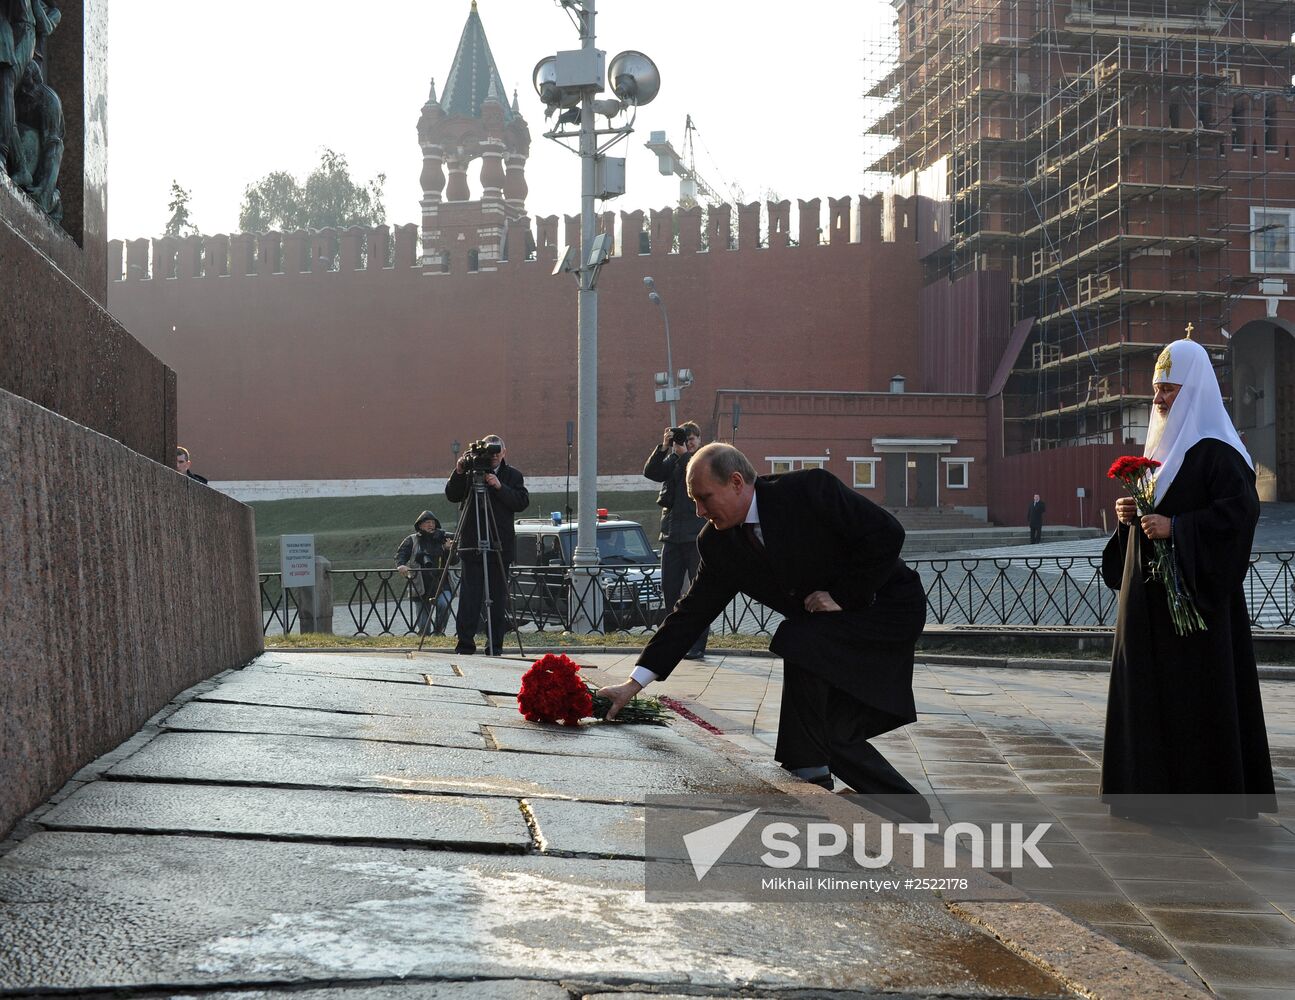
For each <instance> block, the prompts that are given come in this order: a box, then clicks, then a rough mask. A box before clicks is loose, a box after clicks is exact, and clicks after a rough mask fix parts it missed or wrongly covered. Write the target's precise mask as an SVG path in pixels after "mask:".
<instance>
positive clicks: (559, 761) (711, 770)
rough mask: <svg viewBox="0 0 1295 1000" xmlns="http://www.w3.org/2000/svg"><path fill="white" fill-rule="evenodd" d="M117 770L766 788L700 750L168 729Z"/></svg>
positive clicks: (277, 780) (454, 785)
mask: <svg viewBox="0 0 1295 1000" xmlns="http://www.w3.org/2000/svg"><path fill="white" fill-rule="evenodd" d="M108 775H109V776H110V777H113V778H145V779H149V780H160V781H209V782H220V783H228V784H260V785H283V786H306V787H315V788H321V787H324V788H343V789H344V788H359V789H364V788H383V789H388V790H392V791H396V790H400V791H419V792H460V793H463V794H480V795H507V796H521V795H535V796H542V797H549V796H557V797H560V798H579V799H591V800H595V801H597V800H603V801H641V800H642V797H643V796H644V795H649V794H654V793H656V794H662V795H668V794H684V793H688V792H721V793H726V794H752V795H758V794H767V793H768V792H769V788H768V786H767V785H765V784H764V783H763V782H760V781H759V780H757V779H755V778H752V777H749V776H748V775H747V774H745V773H743V772H741V771H739V770H737V769H736V768H734V767H733V766H731V765H729V764H726V763H723V762H721V761H719V760H716V759H715V758H714V757H713V756H711V755H709V754H705V753H701V752H698V751H688V750H685V751H672V752H670V753H668V754H667V753H663V754H662V755H661V759H660V761H659V762H658V763H656V764H654V765H652V766H650V767H647V766H644V765H643V763H642V762H641V761H626V760H606V759H601V758H584V757H575V756H567V755H558V754H542V753H514V752H509V751H502V750H466V749H462V748H458V747H420V746H414V745H407V744H399V743H371V742H367V741H363V740H329V739H312V738H310V737H299V736H276V735H261V734H243V733H163V734H162V735H161V736H159V737H158V738H157V739H155V740H153V741H152V742H151V743H149V744H147V745H146V746H144V747H143V748H142V749H140V750H139V751H138V752H137V753H135V754H134V755H132V756H130V757H128V758H127V759H126V760H124V761H122V762H121V763H119V764H116V765H115V766H113V767H112V768H111V769H110V770H109V771H108Z"/></svg>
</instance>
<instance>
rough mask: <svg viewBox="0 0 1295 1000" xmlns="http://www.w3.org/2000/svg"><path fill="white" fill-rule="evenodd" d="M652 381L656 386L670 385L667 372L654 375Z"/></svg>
mask: <svg viewBox="0 0 1295 1000" xmlns="http://www.w3.org/2000/svg"><path fill="white" fill-rule="evenodd" d="M652 380H653V381H654V382H656V384H657V385H669V384H670V373H669V372H657V373H656V374H655V375H653V376H652Z"/></svg>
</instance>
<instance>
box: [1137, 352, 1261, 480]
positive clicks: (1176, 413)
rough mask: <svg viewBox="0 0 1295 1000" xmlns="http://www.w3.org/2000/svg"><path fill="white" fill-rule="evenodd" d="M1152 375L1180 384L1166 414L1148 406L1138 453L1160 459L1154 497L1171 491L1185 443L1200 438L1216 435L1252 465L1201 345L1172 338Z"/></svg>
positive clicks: (1208, 358) (1253, 465) (1154, 379)
mask: <svg viewBox="0 0 1295 1000" xmlns="http://www.w3.org/2000/svg"><path fill="white" fill-rule="evenodd" d="M1153 381H1154V382H1171V383H1173V384H1175V385H1180V386H1182V388H1181V389H1179V390H1178V395H1177V397H1175V399H1174V404H1173V406H1171V407H1170V408H1169V415H1168V416H1161V415H1160V411H1159V410H1158V409H1156V407H1155V406H1152V407H1151V420H1150V422H1149V423H1148V426H1147V446H1146V447H1145V448H1144V449H1143V451H1142V454H1143V456H1144V457H1146V458H1154V459H1155V460H1156V461H1157V462H1159V463H1160V468H1159V469H1157V470H1156V475H1155V489H1156V494H1155V495H1156V502H1157V503H1159V502H1160V500H1161V499H1162V498H1163V497H1164V496H1165V494H1166V493H1168V492H1169V487H1170V484H1172V483H1173V481H1174V476H1175V475H1177V474H1178V470H1179V469H1180V468H1181V467H1182V464H1183V457H1184V456H1185V455H1186V454H1187V451H1188V449H1189V448H1191V447H1192V445H1194V444H1196V442H1197V441H1200V440H1201V439H1202V438H1218V439H1219V440H1220V441H1223V442H1224V443H1226V444H1230V445H1231V446H1232V447H1233V448H1235V449H1236V450H1237V451H1238V452H1239V453H1240V454H1241V457H1242V458H1244V459H1245V460H1246V464H1247V465H1249V466H1250V468H1252V469H1253V468H1254V467H1255V463H1254V460H1253V459H1252V458H1251V457H1250V453H1249V452H1248V451H1246V446H1245V445H1243V444H1242V443H1241V437H1240V436H1239V435H1238V434H1237V431H1236V428H1235V427H1233V426H1232V418H1231V417H1229V416H1228V411H1227V407H1225V406H1224V405H1223V395H1222V393H1220V392H1219V382H1218V379H1217V377H1215V375H1214V367H1213V366H1212V365H1211V364H1210V356H1209V354H1208V353H1207V352H1206V350H1205V348H1203V347H1202V346H1201V345H1200V344H1198V343H1196V341H1194V340H1186V339H1184V340H1175V341H1174V342H1173V343H1172V344H1170V345H1169V346H1168V347H1166V348H1165V349H1164V350H1163V351H1161V352H1160V357H1159V358H1158V359H1157V360H1156V371H1155V376H1154V378H1153Z"/></svg>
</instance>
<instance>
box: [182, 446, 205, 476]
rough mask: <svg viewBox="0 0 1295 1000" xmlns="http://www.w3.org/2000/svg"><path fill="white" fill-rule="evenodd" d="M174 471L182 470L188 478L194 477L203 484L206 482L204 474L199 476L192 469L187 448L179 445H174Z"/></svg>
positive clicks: (191, 461)
mask: <svg viewBox="0 0 1295 1000" xmlns="http://www.w3.org/2000/svg"><path fill="white" fill-rule="evenodd" d="M175 471H176V472H183V473H184V474H185V475H186V476H188V477H189V478H190V479H196V480H197V481H198V482H200V483H202V484H203V485H204V486H205V485H206V483H207V477H206V476H200V475H198V473H196V472H194V471H193V459H191V458H190V457H189V449H188V448H184V447H181V446H180V445H176V446H175Z"/></svg>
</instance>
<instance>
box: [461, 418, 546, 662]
mask: <svg viewBox="0 0 1295 1000" xmlns="http://www.w3.org/2000/svg"><path fill="white" fill-rule="evenodd" d="M483 440H484V441H485V442H486V444H487V445H498V446H499V451H497V452H495V453H494V454H492V455H491V456H490V471H489V472H486V473H484V475H483V477H482V479H483V482H484V484H485V496H486V499H487V501H488V503H489V506H488V507H486V508H484V509H485V512H486V522H487V524H486V528H487V530H486V531H484V532H483V531H481V530H480V529H479V526H478V524H477V513H478V512H477V501H476V499H475V498H474V497H472V474H470V473H469V469H468V462H469V457H468V455H467V453H464V454H463V455H462V456H461V457H460V458H459V460H458V462H457V464H456V465H455V466H454V472H453V473H452V474H451V475H450V478H449V481H448V482H446V484H445V498H446V499H447V500H449V501H450V502H451V503H463V501H464V500H467V501H468V502H467V504H466V505H465V506H464V508H463V512H462V515H461V516H460V518H459V525H458V528H457V535H456V539H457V547H458V552H459V553H460V555H459V564H460V566H461V573H462V583H461V584H460V586H459V612H458V617H457V618H456V619H455V631H456V632H457V633H458V643H457V644H456V645H455V647H454V651H455V652H456V653H458V654H459V655H460V656H471V655H472V654H473V653H475V652H476V651H477V644H476V640H475V636H476V632H477V622H479V621H480V620H481V603H482V601H483V599H484V597H485V581H486V573H485V571H484V570H483V568H482V550H483V549H482V544H481V543H480V542H479V539H484V540H488V541H489V547H488V549H486V553H485V554H486V560H485V561H486V564H487V565H488V566H489V567H490V574H489V575H490V636H489V640H490V641H489V643H488V650H487V651H488V652H489V654H490V655H491V656H498V655H500V653H502V652H503V648H504V612H505V609H506V608H507V604H508V567H509V566H510V565H512V562H513V560H514V559H515V558H517V529H516V528H514V527H513V515H514V514H520V513H521V512H522V511H524V510H525V509H526V508H527V507H529V506H530V505H531V495H530V493H529V492H527V490H526V481H525V478H524V477H523V476H522V474H521V471H520V470H518V469H515V468H513V467H512V466H511V465H509V464H508V463H507V462H505V461H504V457H505V456H506V455H507V454H508V450H507V449H506V448H505V447H504V442H503V439H502V438H501V437H499V435H497V434H490V435H487V436H486V437H485V438H483Z"/></svg>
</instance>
